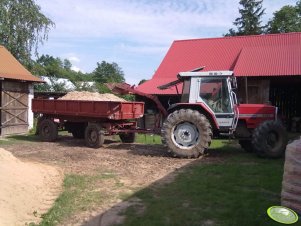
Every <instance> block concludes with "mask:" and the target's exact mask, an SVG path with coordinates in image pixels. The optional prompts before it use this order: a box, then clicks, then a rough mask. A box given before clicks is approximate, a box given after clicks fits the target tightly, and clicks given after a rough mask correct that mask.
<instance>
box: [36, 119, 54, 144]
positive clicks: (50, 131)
mask: <svg viewBox="0 0 301 226" xmlns="http://www.w3.org/2000/svg"><path fill="white" fill-rule="evenodd" d="M38 134H39V137H40V139H41V140H42V141H47V142H52V141H55V140H56V139H57V136H58V127H57V124H56V123H55V122H54V121H53V120H52V119H47V118H45V119H43V120H41V121H40V122H39V126H38Z"/></svg>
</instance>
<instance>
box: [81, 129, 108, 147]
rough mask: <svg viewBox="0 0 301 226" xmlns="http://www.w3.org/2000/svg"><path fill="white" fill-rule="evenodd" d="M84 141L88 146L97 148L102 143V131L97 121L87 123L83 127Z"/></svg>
mask: <svg viewBox="0 0 301 226" xmlns="http://www.w3.org/2000/svg"><path fill="white" fill-rule="evenodd" d="M85 142H86V145H87V146H88V147H90V148H99V147H101V146H102V145H103V143H104V133H103V131H102V129H101V127H100V125H99V124H97V123H89V124H88V125H87V127H86V129H85Z"/></svg>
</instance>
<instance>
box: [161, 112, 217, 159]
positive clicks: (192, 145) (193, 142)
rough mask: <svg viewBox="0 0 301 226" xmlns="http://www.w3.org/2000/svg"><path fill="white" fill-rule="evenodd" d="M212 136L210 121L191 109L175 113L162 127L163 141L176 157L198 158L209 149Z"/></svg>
mask: <svg viewBox="0 0 301 226" xmlns="http://www.w3.org/2000/svg"><path fill="white" fill-rule="evenodd" d="M211 136H212V132H211V125H210V123H209V121H208V119H207V118H206V117H205V116H204V115H203V114H201V113H200V112H198V111H196V110H191V109H181V110H176V111H174V112H173V113H171V114H170V115H169V116H168V117H167V119H166V120H165V122H164V124H163V127H162V138H163V139H162V140H164V143H165V144H166V145H167V147H168V149H169V152H171V153H172V154H173V155H174V156H176V157H183V158H197V157H198V156H200V155H201V154H203V153H204V152H205V150H206V149H207V148H208V147H209V145H210V142H211Z"/></svg>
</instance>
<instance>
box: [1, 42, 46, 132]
mask: <svg viewBox="0 0 301 226" xmlns="http://www.w3.org/2000/svg"><path fill="white" fill-rule="evenodd" d="M34 82H43V81H42V80H41V79H40V78H38V77H35V76H33V75H32V74H31V73H30V72H29V71H28V70H26V68H25V67H24V66H23V65H22V64H21V63H20V62H18V61H17V60H16V59H15V58H14V56H13V55H12V54H11V53H10V52H9V51H8V50H7V49H6V48H5V47H3V46H0V136H6V135H12V134H20V133H26V132H28V130H29V129H30V128H32V126H33V113H32V111H31V99H32V98H33V83H34Z"/></svg>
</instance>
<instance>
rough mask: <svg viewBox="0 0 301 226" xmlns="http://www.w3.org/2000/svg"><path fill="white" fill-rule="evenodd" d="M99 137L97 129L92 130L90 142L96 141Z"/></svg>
mask: <svg viewBox="0 0 301 226" xmlns="http://www.w3.org/2000/svg"><path fill="white" fill-rule="evenodd" d="M97 139H98V133H97V131H96V130H90V132H89V142H91V143H95V142H97Z"/></svg>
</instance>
